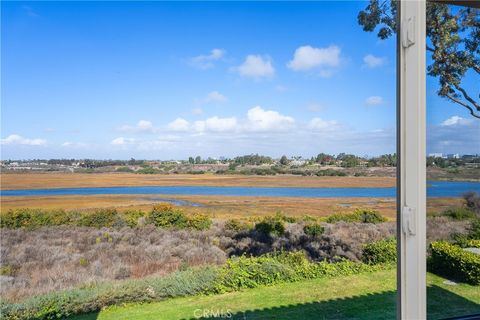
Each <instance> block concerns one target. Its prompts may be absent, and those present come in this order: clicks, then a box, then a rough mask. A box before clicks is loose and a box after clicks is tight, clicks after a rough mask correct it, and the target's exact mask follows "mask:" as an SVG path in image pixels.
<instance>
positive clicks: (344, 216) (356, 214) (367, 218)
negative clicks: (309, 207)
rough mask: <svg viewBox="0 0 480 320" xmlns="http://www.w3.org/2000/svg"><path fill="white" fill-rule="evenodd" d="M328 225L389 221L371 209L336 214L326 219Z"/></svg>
mask: <svg viewBox="0 0 480 320" xmlns="http://www.w3.org/2000/svg"><path fill="white" fill-rule="evenodd" d="M325 221H326V222H328V223H335V222H340V221H344V222H361V223H381V222H385V221H387V219H386V218H385V217H383V216H382V215H381V214H380V213H379V212H377V211H375V210H371V209H360V208H359V209H355V210H354V211H353V212H352V213H336V214H332V215H330V216H328V217H327V218H326V219H325Z"/></svg>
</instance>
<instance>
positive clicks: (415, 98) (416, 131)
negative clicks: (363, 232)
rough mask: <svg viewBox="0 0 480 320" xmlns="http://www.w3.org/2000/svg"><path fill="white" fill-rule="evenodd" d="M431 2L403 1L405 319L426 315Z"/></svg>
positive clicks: (401, 102)
mask: <svg viewBox="0 0 480 320" xmlns="http://www.w3.org/2000/svg"><path fill="white" fill-rule="evenodd" d="M425 20H426V17H425V0H401V2H400V14H399V22H400V26H399V38H398V40H399V41H398V42H399V43H398V59H399V61H398V69H399V70H398V72H399V75H398V79H399V84H398V85H399V87H398V99H399V100H398V104H399V105H398V108H399V110H398V123H399V128H398V134H399V137H398V139H399V145H398V151H399V156H400V157H399V159H400V167H399V170H400V171H399V175H398V179H399V186H400V187H399V199H398V207H399V208H398V210H399V214H398V218H400V221H399V224H398V226H399V228H398V229H399V230H398V232H399V235H400V236H399V238H400V247H399V256H398V258H399V265H398V267H399V270H398V272H399V277H398V280H399V281H398V290H399V298H400V299H399V300H400V304H399V305H398V306H397V308H399V313H398V317H399V318H400V319H409V320H410V319H412V320H413V319H425V318H426V279H425V278H426V248H425V246H426V164H425V161H426V159H425V157H426V138H425V136H426V115H425V113H426V112H425V109H426V105H425V103H426V98H425V95H426V93H425V91H426V89H425V81H426V80H425V77H426V64H425V63H426V62H425V59H426V58H425V45H426V43H425V41H426V30H425V29H426V26H425Z"/></svg>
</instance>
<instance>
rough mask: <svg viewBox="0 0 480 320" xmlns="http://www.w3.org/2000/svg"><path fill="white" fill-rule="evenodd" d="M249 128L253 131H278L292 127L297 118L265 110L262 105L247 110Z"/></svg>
mask: <svg viewBox="0 0 480 320" xmlns="http://www.w3.org/2000/svg"><path fill="white" fill-rule="evenodd" d="M247 120H248V123H247V129H248V130H253V131H270V130H272V131H277V130H285V129H288V128H291V127H292V126H293V125H294V124H295V119H293V118H292V117H289V116H285V115H282V114H280V113H278V112H277V111H273V110H264V109H262V108H261V107H260V106H257V107H254V108H252V109H250V110H248V112H247Z"/></svg>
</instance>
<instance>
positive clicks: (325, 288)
mask: <svg viewBox="0 0 480 320" xmlns="http://www.w3.org/2000/svg"><path fill="white" fill-rule="evenodd" d="M395 281H396V277H395V270H390V271H382V272H377V273H374V274H362V275H356V276H349V277H339V278H334V279H317V280H309V281H301V282H296V283H286V284H281V285H276V286H272V287H262V288H256V289H249V290H244V291H241V292H233V293H228V294H223V295H216V296H194V297H183V298H175V299H170V300H165V301H162V302H157V303H149V304H131V305H125V306H113V307H110V308H107V309H105V310H103V311H101V312H100V313H95V314H88V315H82V316H77V317H75V318H74V319H75V320H90V319H92V320H93V319H99V320H100V319H101V320H108V319H116V320H121V319H142V320H147V319H152V320H153V319H155V320H157V319H172V320H173V319H195V318H196V316H197V318H198V316H201V315H202V314H203V312H206V314H205V315H206V316H210V318H214V316H212V313H214V314H215V312H217V314H216V315H219V313H220V315H221V314H222V313H223V315H224V316H225V315H229V314H231V315H233V316H231V317H230V319H232V318H233V319H394V318H395V312H396V311H395V303H396V293H395ZM443 282H444V279H443V278H440V277H438V276H435V275H433V274H429V275H428V285H429V289H428V313H429V318H430V319H439V318H445V317H451V316H456V315H462V314H471V313H480V287H478V286H477V287H475V286H469V285H466V284H458V285H453V286H452V285H447V284H444V283H443Z"/></svg>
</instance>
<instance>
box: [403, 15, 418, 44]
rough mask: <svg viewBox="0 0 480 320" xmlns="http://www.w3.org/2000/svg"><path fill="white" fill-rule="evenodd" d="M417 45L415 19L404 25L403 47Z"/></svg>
mask: <svg viewBox="0 0 480 320" xmlns="http://www.w3.org/2000/svg"><path fill="white" fill-rule="evenodd" d="M414 44H415V17H411V18H408V19H406V20H405V22H404V23H402V46H403V47H404V48H408V47H410V46H412V45H414Z"/></svg>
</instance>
